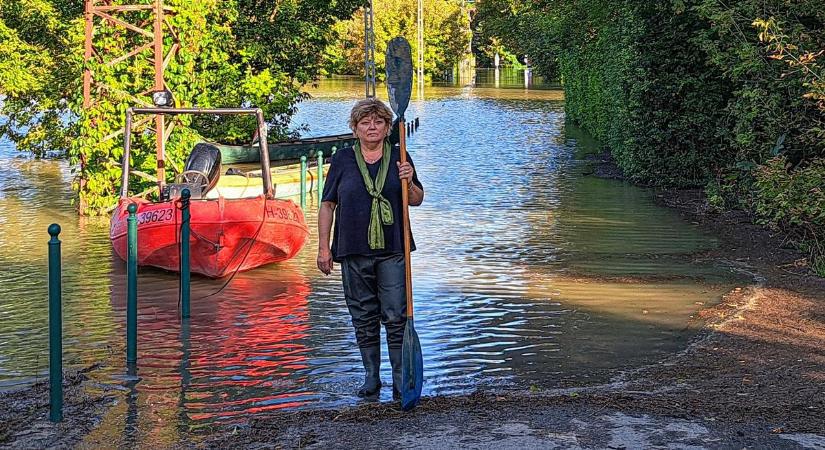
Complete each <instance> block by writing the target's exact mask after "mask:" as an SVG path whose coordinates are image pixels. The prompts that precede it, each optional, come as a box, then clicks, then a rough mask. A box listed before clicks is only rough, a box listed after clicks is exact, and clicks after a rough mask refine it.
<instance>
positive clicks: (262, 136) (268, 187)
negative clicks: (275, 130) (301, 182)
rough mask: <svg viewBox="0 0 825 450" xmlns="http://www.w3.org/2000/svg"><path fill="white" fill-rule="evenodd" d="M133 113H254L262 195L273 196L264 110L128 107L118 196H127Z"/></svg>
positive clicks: (160, 182)
mask: <svg viewBox="0 0 825 450" xmlns="http://www.w3.org/2000/svg"><path fill="white" fill-rule="evenodd" d="M135 114H169V115H178V114H216V115H224V116H226V115H255V118H256V120H257V122H258V136H259V140H260V143H259V147H260V158H261V178H262V179H263V183H264V186H263V187H264V195H265V196H266V198H268V199H272V198H275V194H274V190H273V187H272V176H271V174H270V173H269V147H268V146H267V143H266V122H265V121H264V112H263V110H262V109H260V108H162V107H154V108H134V107H133V108H128V109H127V110H126V127H125V134H124V144H123V175H122V177H123V178H122V179H121V182H122V183H121V186H120V197H121V198H126V197H128V196H129V167H130V166H129V159H130V157H131V153H132V117H133V116H134V115H135ZM163 184H164V180H161V179H160V178H158V188H159V189H160V191H161V192H162V191H163Z"/></svg>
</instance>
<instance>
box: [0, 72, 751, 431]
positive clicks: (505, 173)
mask: <svg viewBox="0 0 825 450" xmlns="http://www.w3.org/2000/svg"><path fill="white" fill-rule="evenodd" d="M310 92H311V93H312V95H313V99H311V100H309V101H307V102H305V103H303V104H302V105H300V108H299V113H298V114H297V116H296V117H295V120H294V124H295V126H296V127H298V126H300V125H301V124H306V125H308V127H309V129H308V130H306V131H305V132H304V134H305V135H324V134H333V133H341V132H346V131H347V128H346V120H347V114H348V110H349V108H350V107H351V105H352V103H353V101H354V100H355V99H357V98H359V97H361V96H363V86H362V84H360V83H359V82H356V81H330V82H325V83H323V84H322V85H321V86H320V87H316V88H313V89H310ZM383 92H384V90H383V89H382V87H381V86H379V96H381V94H382V93H383ZM384 97H385V94H384ZM563 107H564V103H563V96H562V93H561V91H559V90H552V89H550V90H535V89H530V90H526V89H524V88H523V87H521V88H511V89H503V88H495V87H492V86H491V87H483V86H477V87H428V89H427V91H426V92H425V93H424V95H423V99H418V100H417V99H416V98H415V96H414V98H413V101H412V102H411V104H410V108H409V111H408V113H407V118H408V119H410V118H415V117H418V118H420V123H421V127H420V129H419V130H418V132H417V133H416V134H415V135H413V136H412V137H410V138H409V140H408V147H409V152H410V154H411V156H412V158H414V161H415V163H416V167H417V169H418V172H419V177H420V179H421V180H422V182H423V184H424V186H425V189H426V200H425V202H424V204H423V205H422V206H421V207H418V208H413V209H412V213H411V214H412V226H413V231H414V234H415V237H416V243H417V244H418V247H419V248H418V251H416V252H414V254H413V279H414V281H413V284H414V292H415V302H416V329H417V331H418V333H419V336H420V339H421V345H422V348H423V352H424V361H425V370H424V375H425V385H424V395H438V394H457V393H466V392H471V391H474V390H477V389H489V388H495V389H523V388H531V387H536V388H554V387H562V386H573V385H585V384H595V383H603V382H607V381H609V379H610V377H611V376H613V375H616V374H617V373H619V372H620V371H621V370H624V369H629V368H633V367H638V366H640V365H643V364H647V363H652V362H655V361H657V360H660V359H662V358H663V357H665V356H666V355H668V354H671V353H673V352H676V351H678V350H680V349H681V348H684V346H685V345H686V341H687V339H688V338H689V337H690V336H691V334H692V332H693V331H692V328H691V327H690V326H689V324H690V323H691V318H692V316H693V315H694V313H695V312H696V311H697V310H698V309H700V308H702V307H703V305H706V304H709V303H713V302H716V301H718V299H719V298H720V297H721V295H722V294H723V293H724V292H726V291H727V290H728V289H729V288H730V287H731V286H732V285H733V284H734V283H735V282H736V280H737V277H738V275H736V274H735V273H734V272H733V271H732V270H731V269H730V268H728V267H726V266H724V265H720V264H718V263H714V262H707V261H704V262H703V261H694V259H693V258H691V257H690V256H689V255H690V254H691V253H694V252H697V251H700V250H702V249H706V248H709V247H711V246H713V245H715V242H714V241H713V239H711V238H709V237H708V236H705V235H702V234H701V233H700V232H699V231H698V230H697V229H696V228H695V227H694V226H693V225H691V224H689V223H686V222H684V221H682V220H680V219H679V218H678V217H677V216H676V215H675V214H674V213H673V212H672V211H669V210H666V209H662V208H659V207H657V206H655V205H654V202H653V199H652V198H653V193H652V192H651V191H648V190H643V189H639V188H636V187H632V186H629V185H626V184H623V183H621V182H617V181H611V180H603V179H598V178H595V177H592V176H588V175H586V173H588V172H589V169H588V163H587V161H585V160H584V158H585V156H586V154H588V153H589V152H593V151H596V150H598V146H597V144H595V143H594V142H592V140H590V139H589V138H588V137H587V136H586V135H585V134H583V133H581V132H580V131H579V130H577V129H575V128H573V127H570V126H567V125H565V120H564V112H563ZM70 176H71V175H70V171H69V168H68V167H67V165H66V164H65V163H64V162H60V161H49V160H46V161H44V160H35V159H31V158H29V157H26V156H22V155H18V154H17V153H16V152H15V151H14V149H13V148H12V147H11V145H10V144H9V143H8V142H3V143H0V390H1V389H15V388H21V387H24V386H27V385H28V384H30V383H32V382H34V381H36V380H38V379H39V380H42V379H44V378H45V377H47V373H48V358H47V350H48V340H47V319H48V317H47V278H46V274H47V271H46V269H47V266H46V250H47V246H46V242H47V241H48V235H47V233H46V228H47V226H48V225H49V224H50V223H52V222H57V223H60V224H61V226H62V227H63V232H62V234H61V239H62V242H63V285H64V330H65V341H64V349H65V364H66V365H67V366H68V367H70V368H85V367H90V366H92V365H94V364H99V365H100V367H98V368H95V369H94V370H92V371H91V372H90V373H91V374H92V376H93V377H94V378H95V380H97V381H99V382H100V383H105V384H111V383H114V384H119V385H123V386H124V388H125V389H131V390H132V393H133V396H132V397H131V399H132V401H130V402H122V403H121V404H119V405H117V406H116V407H115V408H114V409H113V410H112V411H111V412H110V414H108V415H107V416H106V417H105V418H104V426H103V427H101V431H100V433H118V431H112V430H121V431H122V430H124V429H125V430H132V432H131V433H130V435H131V436H132V437H133V438H134V439H136V440H137V441H136V442H143V443H148V442H150V443H164V442H175V440H176V439H177V438H178V433H180V431H181V430H188V429H192V428H197V427H200V426H204V425H208V424H213V423H215V422H221V423H243V422H244V421H246V420H247V419H248V418H249V417H250V416H251V415H253V414H255V413H259V412H262V411H268V410H275V409H282V408H294V407H331V406H339V405H347V404H354V403H356V402H358V401H359V400H358V399H357V398H355V397H354V395H353V392H354V390H355V389H356V388H357V387H358V386H359V385H360V383H361V382H362V376H363V369H362V368H361V366H360V357H359V354H358V350H357V348H356V346H355V344H354V341H355V338H354V333H353V331H352V328H351V325H350V320H349V315H348V313H347V310H346V308H345V305H344V301H343V298H342V289H341V284H340V272H338V271H337V268H336V271H334V272H333V274H332V275H331V276H328V277H325V276H323V275H322V274H321V273H320V272H318V270H317V269H316V267H315V257H316V249H317V240H316V238H315V236H314V235H313V236H312V238H311V240H310V242H308V243H307V245H306V247H305V248H304V249H303V251H301V252H300V254H299V255H298V256H297V257H296V258H294V259H293V260H291V261H288V262H286V263H281V264H276V265H271V266H267V267H263V268H260V269H256V270H253V271H250V272H246V273H241V274H239V275H237V276H236V277H235V278H234V279H232V280H231V281H230V282H229V283H228V284H226V280H209V279H204V278H199V277H194V279H193V284H192V299H193V301H192V305H193V306H192V318H191V322H190V323H189V324H184V325H182V324H181V320H180V318H179V316H178V312H177V306H178V305H177V301H178V283H177V277H176V275H175V274H171V273H165V272H162V271H158V270H153V269H142V270H140V274H139V280H138V283H139V299H138V302H139V319H138V321H139V337H138V346H139V348H138V365H139V372H138V375H139V377H140V381H139V382H137V383H127V382H124V381H123V378H122V375H123V374H124V373H125V369H124V360H125V285H126V276H125V267H124V263H123V262H121V261H120V260H119V259H117V257H116V256H114V254H113V252H112V250H111V246H110V244H109V241H108V220H107V219H95V218H78V217H77V216H76V215H75V213H74V210H73V209H72V206H71V205H70V199H71V191H70V184H69V180H70ZM314 205H316V203H315V202H314V201H313V202H312V205H311V206H310V207H309V208H308V212H307V216H308V222H309V223H310V224H311V229H312V230H313V231H314V229H315V225H314V221H315V217H316V214H315V206H314ZM224 284H226V285H225V286H224ZM221 289H222V290H221ZM216 292H217V293H216ZM210 294H214V295H211V296H210ZM384 351H385V352H386V350H384ZM384 358H385V359H384V364H383V366H382V369H381V370H382V379H383V380H384V381H385V382H388V381H390V369H389V364H388V361H387V359H386V353H385V356H384ZM390 391H391V390H390V389H389V388H384V389H383V390H382V397H381V399H382V400H383V401H389V400H390ZM107 430H108V431H107Z"/></svg>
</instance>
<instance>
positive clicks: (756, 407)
mask: <svg viewBox="0 0 825 450" xmlns="http://www.w3.org/2000/svg"><path fill="white" fill-rule="evenodd" d="M593 173H594V174H595V175H596V176H602V177H609V178H610V177H620V176H621V174H620V173H619V172H618V171H617V170H616V169H615V166H613V165H612V164H611V162H610V161H609V159H605V160H604V161H601V162H600V161H596V162H595V164H594V169H593ZM656 199H657V202H659V203H660V204H661V205H664V206H667V207H670V208H674V209H675V210H676V211H678V212H679V213H680V214H681V215H682V216H683V218H684V219H685V220H688V221H690V222H693V223H696V224H698V225H699V226H700V227H701V228H702V229H703V230H704V231H706V232H707V233H708V234H710V235H713V236H716V237H717V238H718V242H719V246H718V247H717V248H715V249H713V250H710V251H706V252H702V253H697V254H695V255H692V256H693V258H694V259H696V260H723V261H728V262H729V263H730V264H733V265H736V266H738V268H740V269H741V270H743V271H747V272H749V273H751V274H753V276H754V279H755V280H757V282H756V283H754V284H752V285H750V286H743V287H741V288H737V289H735V290H733V291H731V292H730V293H728V294H727V295H726V296H725V297H724V299H723V300H722V302H721V303H720V304H718V305H716V306H714V307H710V308H708V309H705V310H703V311H702V312H701V314H700V317H699V319H698V320H701V321H702V330H701V331H700V332H699V333H698V335H697V336H696V337H695V338H694V339H693V340H692V341H691V343H690V345H689V346H688V347H687V348H686V349H685V350H684V351H682V352H680V353H678V354H676V355H672V356H671V357H669V358H668V359H666V360H664V361H660V362H659V363H656V364H653V365H650V366H647V367H642V368H639V369H637V370H634V371H632V372H628V373H621V374H617V375H616V377H615V378H614V379H613V380H612V382H611V383H609V384H607V385H603V386H596V387H582V388H572V389H564V390H556V391H539V392H536V391H525V392H506V393H505V392H483V393H476V394H473V395H467V396H460V397H436V398H425V399H423V400H422V403H421V405H420V406H419V407H418V408H416V409H415V410H414V411H412V412H409V413H402V412H400V411H399V410H398V405H397V404H396V403H384V404H364V405H360V406H357V407H352V408H345V409H339V410H309V411H299V412H281V413H274V414H272V415H269V416H265V417H258V418H256V419H254V420H253V421H251V423H250V424H248V425H246V426H243V427H236V428H231V429H229V428H213V429H211V430H201V431H199V432H198V435H196V436H192V439H191V440H190V441H189V442H186V443H181V446H182V447H208V448H238V447H242V448H386V447H390V446H398V447H402V448H403V447H413V448H613V449H620V448H626V449H631V448H651V447H662V448H664V447H670V448H746V447H747V448H820V449H825V280H823V279H822V278H819V277H817V276H815V275H814V274H812V273H811V272H810V270H809V269H808V266H807V264H806V261H805V260H804V258H803V257H802V256H801V255H800V254H798V253H797V252H795V251H794V250H793V249H792V248H790V247H789V246H788V245H786V244H785V243H784V242H783V241H782V238H781V236H775V235H772V234H771V233H770V232H769V231H766V230H764V229H762V228H760V227H758V226H755V225H754V224H753V223H752V221H751V218H750V217H749V216H748V215H747V214H745V213H743V212H736V211H734V212H726V213H721V214H719V213H715V212H713V211H712V210H710V209H709V208H708V207H707V205H706V202H705V199H704V196H703V194H702V192H701V191H698V190H682V191H673V190H665V191H660V192H657V193H656ZM84 379H85V377H84V375H83V374H82V373H79V374H77V375H76V377H75V378H74V379H70V380H68V381H67V386H68V391H69V395H67V398H68V400H67V408H77V409H76V411H85V414H73V415H72V416H74V417H75V418H73V419H71V420H69V421H67V422H64V423H63V424H60V425H57V426H53V425H50V424H49V423H48V422H47V421H46V417H47V414H48V405H47V402H48V400H47V396H46V395H45V393H44V390H45V387H44V386H41V387H40V388H37V387H35V389H29V390H27V391H24V392H18V393H13V394H6V395H2V396H0V447H2V446H10V447H12V448H37V447H45V446H55V445H56V446H71V445H73V444H75V443H77V442H78V441H79V439H80V438H81V437H82V436H83V435H84V434H85V433H88V432H89V431H90V430H91V429H92V428H94V426H95V424H96V420H97V419H96V418H97V417H100V415H101V414H102V413H103V411H105V409H106V407H107V405H109V404H111V402H112V401H115V400H113V399H114V398H116V396H117V395H118V394H117V393H113V392H105V391H101V390H99V389H93V390H91V391H90V390H89V389H84V388H83V386H84V383H85V382H84ZM38 389H40V391H38ZM90 392H92V393H90Z"/></svg>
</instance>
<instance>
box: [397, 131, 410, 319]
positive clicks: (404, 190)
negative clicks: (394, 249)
mask: <svg viewBox="0 0 825 450" xmlns="http://www.w3.org/2000/svg"><path fill="white" fill-rule="evenodd" d="M404 128H405V126H404V118H403V117H401V118H399V119H398V137H399V146H400V147H401V164H404V163H405V162H407V139H406V137H405V136H406V135H407V133H406V131H407V130H405V129H404ZM409 192H410V191H409V186H408V182H407V180H406V179H402V180H401V204H402V207H403V210H404V212H403V216H404V276H405V277H406V283H405V286H406V287H407V318H412V317H413V296H412V267H411V264H410V260H411V258H410V235H411V233H410V196H409Z"/></svg>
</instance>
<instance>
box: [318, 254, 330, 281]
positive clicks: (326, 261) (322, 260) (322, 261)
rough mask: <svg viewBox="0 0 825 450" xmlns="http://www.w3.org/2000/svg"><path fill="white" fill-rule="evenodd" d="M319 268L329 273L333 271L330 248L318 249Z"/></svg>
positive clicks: (325, 273)
mask: <svg viewBox="0 0 825 450" xmlns="http://www.w3.org/2000/svg"><path fill="white" fill-rule="evenodd" d="M318 270H320V271H321V272H323V273H324V275H329V274H330V272H332V252H330V251H329V249H328V248H327V249H324V248H322V249H320V250H318Z"/></svg>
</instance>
